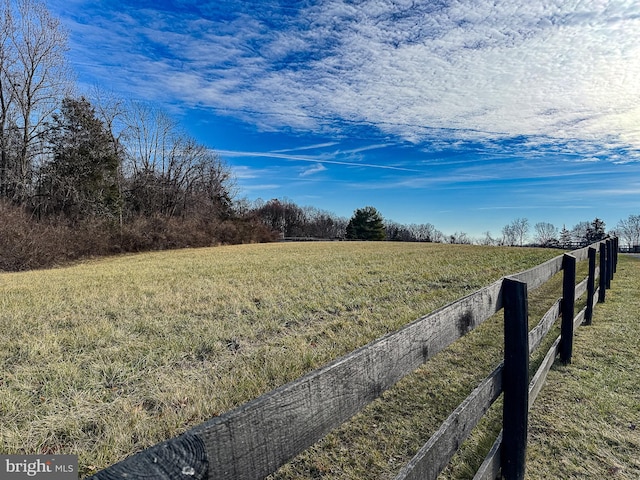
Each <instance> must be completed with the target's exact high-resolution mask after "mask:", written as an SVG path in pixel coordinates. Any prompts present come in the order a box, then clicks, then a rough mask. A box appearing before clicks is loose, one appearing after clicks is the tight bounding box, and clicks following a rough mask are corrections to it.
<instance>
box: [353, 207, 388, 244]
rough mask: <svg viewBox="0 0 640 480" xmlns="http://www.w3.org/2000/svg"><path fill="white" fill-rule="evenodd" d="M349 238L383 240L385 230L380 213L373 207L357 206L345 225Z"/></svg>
mask: <svg viewBox="0 0 640 480" xmlns="http://www.w3.org/2000/svg"><path fill="white" fill-rule="evenodd" d="M347 238H348V239H350V240H384V239H385V238H386V231H385V228H384V221H383V219H382V215H380V213H379V212H378V211H377V210H376V209H375V208H373V207H364V208H359V209H357V210H356V211H355V212H354V213H353V217H351V220H349V224H348V225H347Z"/></svg>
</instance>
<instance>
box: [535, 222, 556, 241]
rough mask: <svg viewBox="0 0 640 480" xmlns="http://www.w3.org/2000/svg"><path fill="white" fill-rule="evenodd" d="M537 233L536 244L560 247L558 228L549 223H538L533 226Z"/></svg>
mask: <svg viewBox="0 0 640 480" xmlns="http://www.w3.org/2000/svg"><path fill="white" fill-rule="evenodd" d="M533 228H534V230H535V231H536V237H535V242H536V243H537V244H538V245H541V246H543V247H551V246H555V245H558V228H557V227H556V226H555V225H553V224H551V223H547V222H538V223H536V224H535V225H534V226H533Z"/></svg>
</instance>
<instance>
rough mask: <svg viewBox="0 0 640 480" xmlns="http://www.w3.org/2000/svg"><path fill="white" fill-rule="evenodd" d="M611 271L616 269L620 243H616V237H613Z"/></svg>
mask: <svg viewBox="0 0 640 480" xmlns="http://www.w3.org/2000/svg"><path fill="white" fill-rule="evenodd" d="M612 240H613V273H616V272H617V271H618V251H619V249H620V245H619V243H618V237H613V238H612Z"/></svg>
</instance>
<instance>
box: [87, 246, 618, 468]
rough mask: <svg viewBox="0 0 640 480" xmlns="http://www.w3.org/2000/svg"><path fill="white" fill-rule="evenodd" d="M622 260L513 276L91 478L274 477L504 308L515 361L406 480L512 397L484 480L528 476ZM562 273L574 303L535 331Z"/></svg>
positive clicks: (500, 369)
mask: <svg viewBox="0 0 640 480" xmlns="http://www.w3.org/2000/svg"><path fill="white" fill-rule="evenodd" d="M598 255H599V263H597V256H598ZM587 259H588V260H589V275H588V276H587V278H585V279H584V280H581V281H580V282H579V283H577V284H576V273H575V272H576V263H577V262H581V261H585V260H587ZM616 262H617V239H615V238H614V239H607V240H603V241H602V242H599V243H596V244H593V245H591V246H588V247H585V248H582V249H580V250H575V251H573V252H571V253H570V254H564V255H560V256H558V257H556V258H554V259H552V260H549V261H548V262H545V263H543V264H541V265H539V266H537V267H534V268H532V269H530V270H527V271H525V272H521V273H519V274H516V275H513V276H509V277H505V278H503V279H501V280H499V281H497V282H495V283H493V284H491V285H489V286H487V287H485V288H482V289H481V290H478V291H477V292H475V293H473V294H471V295H468V296H466V297H464V298H461V299H460V300H458V301H456V302H454V303H451V304H449V305H447V306H445V307H443V308H440V309H438V310H436V311H434V312H432V313H430V314H428V315H425V316H424V317H421V318H419V319H417V320H415V321H414V322H412V323H410V324H408V325H406V326H405V327H403V328H401V329H400V330H398V331H396V332H393V333H390V334H387V335H385V336H383V337H381V338H379V339H377V340H375V341H373V342H371V343H369V344H368V345H366V346H364V347H362V348H359V349H357V350H355V351H353V352H351V353H350V354H348V355H346V356H344V357H342V358H339V359H337V360H335V361H333V362H331V363H329V364H328V365H326V366H324V367H322V368H320V369H318V370H315V371H313V372H311V373H309V374H307V375H305V376H303V377H301V378H299V379H298V380H295V381H293V382H291V383H289V384H287V385H284V386H282V387H279V388H277V389H275V390H273V391H272V392H269V393H267V394H265V395H262V396H261V397H259V398H257V399H255V400H252V401H250V402H248V403H246V404H244V405H242V406H240V407H238V408H237V409H235V410H232V411H230V412H228V413H225V414H223V415H221V416H219V417H216V418H214V419H212V420H209V421H208V422H205V423H203V424H201V425H199V426H196V427H195V428H193V429H191V430H189V431H188V432H186V433H184V434H183V435H180V436H178V437H175V438H172V439H170V440H168V441H166V442H163V443H160V444H158V445H155V446H153V447H151V448H149V449H147V450H145V451H143V452H140V453H138V454H135V455H133V456H131V457H129V458H127V459H125V460H123V461H122V462H119V463H117V464H115V465H112V466H110V467H108V468H106V469H105V470H102V471H100V472H98V473H96V474H95V475H93V476H92V477H90V478H93V479H95V480H107V479H116V478H118V479H120V478H135V479H145V478H153V479H177V478H181V479H188V478H192V479H210V480H213V479H215V480H223V479H260V478H264V477H265V476H267V475H269V474H270V473H273V472H275V471H276V470H277V469H278V468H279V467H280V466H282V465H283V464H284V463H286V462H287V461H289V460H291V459H292V458H294V457H295V456H296V455H298V454H299V453H300V452H302V451H303V450H305V449H307V448H308V447H310V446H311V445H313V444H314V443H315V442H317V441H318V440H320V439H321V438H322V437H324V436H325V435H326V434H327V433H329V432H330V431H331V430H332V429H334V428H336V427H337V426H339V425H341V424H342V423H344V422H345V421H346V420H348V419H349V418H351V417H352V416H353V415H355V414H356V413H358V412H359V411H360V410H362V409H363V408H364V407H365V406H366V405H368V404H369V403H370V402H372V401H373V400H374V399H376V398H377V397H378V396H380V394H381V393H382V392H383V391H385V390H386V389H388V388H390V387H391V386H392V385H394V384H395V383H396V382H397V381H398V380H400V379H401V378H402V377H404V376H406V375H408V374H409V373H411V372H413V371H414V370H416V369H417V368H418V367H420V365H422V364H423V363H424V362H426V361H427V360H429V359H430V358H431V357H433V356H434V355H435V354H437V353H438V352H440V351H442V350H443V349H444V348H446V347H447V346H449V345H450V344H451V343H453V342H454V341H456V340H457V339H459V338H460V337H462V336H463V335H465V334H466V333H468V332H470V331H471V330H473V329H474V328H476V327H477V326H478V325H480V324H481V323H483V322H484V321H485V320H487V319H488V318H489V317H491V316H492V315H494V314H495V313H497V312H498V311H500V310H501V309H503V308H504V316H505V322H504V323H505V359H504V362H503V363H501V364H500V365H498V366H497V367H496V368H495V369H494V370H493V371H492V372H491V373H490V374H489V375H488V376H487V377H486V378H485V379H484V380H483V381H482V382H481V383H480V384H479V385H478V386H477V387H476V388H475V389H474V390H473V392H472V393H471V394H470V395H469V396H468V397H467V398H466V399H465V400H464V401H463V402H462V403H461V404H460V405H459V406H458V407H457V408H456V409H455V410H454V411H453V412H452V413H451V415H450V416H449V417H448V418H447V419H446V420H445V421H444V423H443V424H442V425H441V427H440V428H439V429H438V430H437V431H436V433H435V434H434V435H433V436H432V437H431V438H430V439H429V441H428V442H427V443H426V444H425V445H424V446H423V447H422V448H421V449H420V450H419V451H418V453H417V454H416V455H415V457H414V458H413V459H412V460H411V461H410V462H409V463H408V464H406V465H405V466H404V468H403V469H402V470H401V471H400V473H399V474H398V475H397V477H396V480H404V479H417V478H420V479H434V478H436V476H437V475H438V474H439V472H441V471H442V470H443V469H444V468H445V467H446V465H447V464H448V462H449V461H450V459H451V457H452V456H453V455H454V454H455V452H456V451H457V449H458V447H459V445H460V444H461V443H462V442H463V441H464V440H465V439H466V437H467V436H468V435H469V433H470V432H471V430H472V429H473V428H474V427H475V426H476V425H477V423H478V422H479V421H480V419H481V418H482V417H483V416H484V414H485V413H486V412H487V410H488V409H489V408H490V406H491V405H492V404H493V403H494V402H495V400H496V399H497V398H498V397H499V396H500V395H501V394H504V402H503V403H504V407H503V426H504V428H503V431H502V432H501V433H500V435H499V436H498V438H497V439H496V442H495V444H494V446H493V448H492V449H491V451H490V452H489V455H488V456H487V458H486V460H485V461H484V463H483V464H482V466H481V467H480V469H479V470H478V473H477V474H476V477H475V478H476V479H492V478H496V477H497V476H498V475H502V476H503V477H504V478H508V479H520V478H523V475H524V469H525V464H524V459H525V456H524V455H525V449H526V436H527V417H528V409H529V408H530V407H531V405H532V404H533V401H534V400H535V397H536V395H537V394H538V392H539V391H540V389H541V387H542V384H543V383H544V381H545V378H546V374H547V372H548V371H549V369H550V368H551V365H552V364H553V362H554V360H555V358H556V356H558V355H560V357H561V360H562V361H563V362H565V363H566V362H570V361H571V355H572V345H573V331H574V328H575V327H576V326H577V325H579V324H581V323H583V322H584V323H587V324H588V323H590V322H591V318H592V314H593V307H594V306H595V304H596V303H597V302H603V301H604V300H605V291H606V289H607V288H609V285H610V281H611V279H612V278H613V273H614V272H615V265H616ZM560 271H563V294H562V298H561V299H560V300H558V301H557V302H556V303H555V304H554V305H553V306H552V307H551V308H550V309H549V311H548V312H547V313H546V314H545V315H544V316H543V318H542V319H541V320H540V321H539V322H538V325H537V326H536V327H535V328H534V329H532V330H531V331H530V332H529V331H528V323H527V322H528V320H527V317H528V314H527V311H528V302H527V293H528V292H529V291H531V290H534V289H536V288H538V287H539V286H541V285H542V284H544V283H546V282H547V281H549V280H550V279H551V278H552V277H553V276H554V275H556V274H557V273H559V272H560ZM596 279H599V282H598V283H596ZM585 293H587V296H588V298H587V306H586V307H585V308H584V309H582V310H581V311H580V312H579V313H578V314H577V315H576V316H574V310H575V299H576V298H579V297H581V296H582V295H584V294H585ZM560 317H561V318H562V325H561V335H560V337H558V339H557V340H556V341H555V342H554V344H553V346H552V347H551V349H550V350H549V351H548V353H547V354H546V356H545V359H544V361H543V362H542V365H541V366H540V368H539V369H538V371H537V373H536V374H535V375H534V377H533V379H532V380H531V382H529V378H528V369H529V355H530V354H531V352H533V351H534V350H535V349H536V348H538V346H539V345H540V343H541V342H542V339H543V337H544V336H545V335H546V334H547V333H548V332H549V331H550V330H551V328H552V326H553V325H554V323H555V321H556V320H557V319H558V318H560Z"/></svg>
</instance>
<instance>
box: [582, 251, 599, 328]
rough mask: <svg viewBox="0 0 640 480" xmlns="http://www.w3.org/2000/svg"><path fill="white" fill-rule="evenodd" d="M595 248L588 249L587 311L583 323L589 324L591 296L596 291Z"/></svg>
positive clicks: (591, 305) (591, 308) (591, 306)
mask: <svg viewBox="0 0 640 480" xmlns="http://www.w3.org/2000/svg"><path fill="white" fill-rule="evenodd" d="M596 254H597V252H596V249H595V248H590V249H589V277H588V280H587V311H586V312H585V314H584V324H585V325H591V321H592V320H593V298H594V296H595V293H596Z"/></svg>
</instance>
